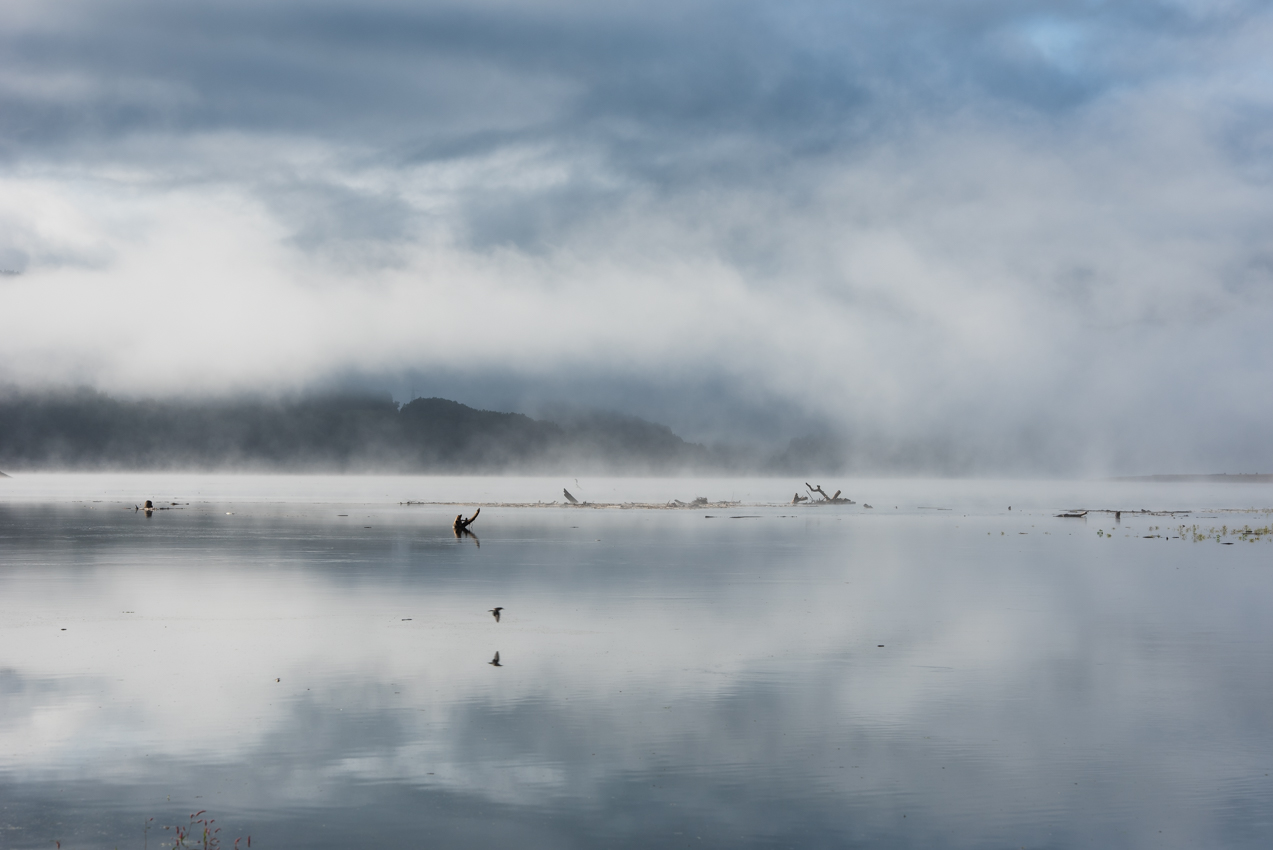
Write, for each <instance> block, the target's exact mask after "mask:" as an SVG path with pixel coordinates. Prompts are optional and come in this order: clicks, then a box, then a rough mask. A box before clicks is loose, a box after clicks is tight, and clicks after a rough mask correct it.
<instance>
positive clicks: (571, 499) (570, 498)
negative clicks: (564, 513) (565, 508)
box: [561, 487, 579, 505]
mask: <svg viewBox="0 0 1273 850" xmlns="http://www.w3.org/2000/svg"><path fill="white" fill-rule="evenodd" d="M561 495H563V496H565V497H566V501H567V502H569V503H570V504H572V505H577V504H579V500H578V499H576V498H575V497H574V496H572V495H570V491H569V490H567V489H566V488H565V487H562V488H561Z"/></svg>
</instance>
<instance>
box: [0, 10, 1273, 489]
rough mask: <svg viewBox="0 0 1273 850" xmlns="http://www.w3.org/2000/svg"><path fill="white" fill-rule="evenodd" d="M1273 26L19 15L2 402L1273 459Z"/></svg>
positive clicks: (1096, 15) (945, 14)
mask: <svg viewBox="0 0 1273 850" xmlns="http://www.w3.org/2000/svg"><path fill="white" fill-rule="evenodd" d="M1271 15H1273V12H1271V11H1270V9H1269V7H1268V4H1266V3H1259V2H1243V0H1236V2H1226V3H1194V2H1179V0H1155V1H1153V2H1144V3H1121V2H1110V3H1095V4H1094V3H1087V2H1077V1H1076V0H1041V2H1032V3H1024V4H1007V3H998V2H973V3H948V2H940V0H916V2H907V3H897V2H883V0H872V2H864V3H854V4H843V3H831V2H820V1H819V2H789V3H775V2H754V0H751V1H749V0H744V2H731V3H723V2H702V3H677V4H672V3H667V2H661V0H658V1H657V2H650V3H614V4H601V5H598V4H585V3H577V2H517V3H513V2H504V0H488V1H487V2H477V3H463V4H461V3H455V2H413V3H406V2H400V1H399V0H373V2H367V3H359V4H353V3H347V2H325V3H319V4H315V3H308V2H300V0H263V2H252V3H248V2H228V3H217V4H189V3H186V4H174V3H169V2H158V0H107V1H106V2H94V3H83V2H81V3H70V4H48V3H33V2H28V0H16V1H15V2H10V3H6V4H4V7H3V8H2V9H0V113H3V114H4V115H5V116H6V120H5V121H4V122H3V124H2V126H0V271H4V272H6V274H4V275H0V316H4V317H5V319H6V321H5V325H4V327H3V329H2V331H3V332H0V381H4V382H12V383H16V384H18V385H21V386H23V387H26V388H39V387H46V386H51V385H65V384H73V385H79V384H86V385H91V386H94V387H96V388H98V389H101V390H103V391H106V392H110V393H112V394H125V395H131V396H154V395H159V396H167V395H175V394H188V393H189V394H196V395H199V394H202V395H208V396H219V395H220V396H224V395H230V394H235V393H240V392H260V393H266V394H269V393H278V392H283V393H286V392H289V391H295V390H297V389H298V388H303V387H308V386H313V385H316V384H322V383H323V382H325V381H331V380H334V379H335V378H337V377H339V376H345V375H351V374H354V375H360V376H364V377H365V381H366V384H367V385H368V386H385V385H387V384H390V383H392V381H393V380H394V379H395V378H397V377H400V376H404V375H408V374H412V375H417V374H418V375H436V374H441V373H445V374H448V375H454V376H459V377H460V378H462V379H463V380H464V381H465V382H466V385H467V386H468V387H470V388H472V392H473V394H474V395H475V396H480V397H488V396H500V398H501V399H508V400H509V401H508V402H507V403H506V402H505V401H503V400H501V401H500V403H499V406H501V408H502V409H514V408H515V409H532V408H537V407H540V406H551V405H553V404H558V403H563V402H565V403H571V404H579V405H581V406H583V407H604V408H613V409H618V410H621V411H622V412H624V413H628V414H633V415H637V416H641V417H644V418H647V419H654V420H657V421H662V422H667V423H668V424H669V425H670V426H671V427H672V428H673V429H674V430H675V431H676V432H677V433H678V434H683V435H684V436H686V437H687V438H688V439H690V440H693V441H700V442H711V441H715V440H742V439H750V438H752V437H754V436H756V435H757V434H760V433H761V432H764V438H765V439H767V440H769V441H771V442H775V443H782V442H785V441H787V440H790V439H792V438H799V437H802V436H804V435H805V434H806V433H809V432H811V431H814V430H817V429H818V428H822V429H824V430H826V431H828V432H835V433H840V432H845V433H852V434H870V435H873V436H872V439H874V440H877V441H878V442H880V443H881V444H884V445H886V447H891V448H888V450H889V451H892V450H894V449H896V447H898V446H908V445H938V444H944V445H946V446H947V449H944V450H943V456H946V457H965V458H969V459H970V460H968V461H967V462H966V463H965V462H963V461H961V462H959V463H957V464H955V465H956V466H959V467H961V468H962V467H965V466H966V467H972V468H989V467H985V466H980V467H979V464H981V461H980V460H976V459H978V458H986V457H993V456H995V455H996V454H1004V453H1007V454H1011V455H1012V458H1011V459H1010V461H1009V463H1008V464H1007V465H1008V466H1012V467H1022V466H1030V465H1034V466H1036V467H1040V468H1049V469H1068V470H1076V469H1081V470H1108V471H1138V470H1139V471H1153V470H1158V469H1165V468H1168V467H1170V468H1191V469H1214V468H1222V467H1225V468H1235V469H1236V468H1239V467H1242V468H1246V467H1254V468H1262V467H1265V466H1269V465H1273V463H1271V461H1273V459H1271V458H1270V451H1271V450H1270V449H1269V448H1268V445H1269V443H1268V440H1267V423H1268V421H1269V418H1270V415H1273V401H1269V400H1268V399H1269V395H1268V394H1267V393H1260V392H1253V391H1252V388H1253V387H1261V386H1263V383H1264V382H1265V376H1266V375H1267V374H1268V373H1269V369H1270V368H1271V367H1273V350H1271V346H1270V344H1269V342H1268V334H1267V328H1268V326H1269V322H1270V320H1273V287H1271V283H1273V276H1271V275H1273V272H1271V270H1273V260H1271V259H1270V254H1269V249H1268V246H1267V236H1266V235H1267V233H1268V232H1269V225H1270V223H1271V222H1273V195H1270V193H1269V192H1268V186H1269V181H1270V179H1273V145H1270V142H1269V140H1270V138H1273V118H1270V116H1273V94H1270V90H1269V87H1268V86H1267V85H1266V84H1265V82H1264V81H1265V80H1266V79H1267V76H1268V58H1267V54H1268V50H1267V45H1268V44H1269V43H1270V41H1271V40H1273V17H1271ZM403 383H405V382H403ZM395 387H396V388H395V393H396V394H397V395H398V396H399V397H400V398H403V397H406V396H407V395H409V393H408V392H407V390H408V387H407V386H403V385H401V384H397V385H395ZM507 387H514V388H515V389H512V390H506V389H505V388H507ZM615 387H621V388H622V390H616V389H614V388H615ZM631 388H635V389H636V390H637V391H635V392H628V390H629V389H631ZM699 388H709V389H710V391H706V392H697V390H698V389H699ZM449 397H459V394H458V393H451V394H450V396H449ZM616 397H618V398H617V399H616ZM465 398H469V396H465ZM774 411H781V412H782V413H781V416H778V415H776V414H775V413H774ZM778 420H781V421H778ZM771 432H772V433H771ZM1005 447H1006V448H1005Z"/></svg>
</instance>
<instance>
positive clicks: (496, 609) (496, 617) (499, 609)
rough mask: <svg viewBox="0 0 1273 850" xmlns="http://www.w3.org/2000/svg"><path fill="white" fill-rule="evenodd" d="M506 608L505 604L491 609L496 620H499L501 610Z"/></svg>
mask: <svg viewBox="0 0 1273 850" xmlns="http://www.w3.org/2000/svg"><path fill="white" fill-rule="evenodd" d="M503 610H504V606H502V605H497V606H496V607H494V608H492V609H491V613H492V614H494V615H495V622H497V623H498V622H499V612H500V611H503Z"/></svg>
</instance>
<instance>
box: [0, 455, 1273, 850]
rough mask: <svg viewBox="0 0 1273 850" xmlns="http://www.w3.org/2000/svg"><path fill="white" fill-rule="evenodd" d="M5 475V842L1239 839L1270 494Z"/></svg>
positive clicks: (1244, 822)
mask: <svg viewBox="0 0 1273 850" xmlns="http://www.w3.org/2000/svg"><path fill="white" fill-rule="evenodd" d="M0 483H3V488H0V551H2V552H3V556H4V557H3V562H2V563H0V600H2V602H0V606H2V611H0V636H2V639H0V688H2V689H3V690H2V691H0V693H2V694H3V699H4V706H5V709H4V713H3V720H2V725H0V742H2V743H3V746H0V789H2V790H0V799H2V800H3V803H2V804H0V806H2V808H0V822H2V823H3V825H4V827H5V830H6V832H5V835H6V838H5V841H6V845H5V846H8V847H14V848H28V847H29V848H35V847H47V846H49V845H51V844H52V843H53V842H54V841H61V843H62V846H63V847H65V848H78V847H84V848H89V847H112V846H116V845H118V846H120V847H125V846H129V847H131V846H140V845H141V843H142V840H143V837H144V836H143V826H144V824H145V823H146V822H147V819H148V818H155V820H154V822H153V823H154V824H159V825H161V826H162V825H168V826H173V825H181V824H185V823H187V822H188V818H189V816H190V815H191V814H193V813H195V812H198V811H200V810H205V809H206V810H207V812H208V814H206V815H201V816H200V817H201V818H205V819H206V818H207V817H213V818H215V820H216V826H218V827H220V828H222V829H223V830H224V831H223V832H222V833H221V835H222V836H223V838H222V846H228V845H229V844H230V843H231V842H232V839H233V838H234V837H238V836H247V835H251V836H252V839H253V846H254V847H258V846H259V847H265V848H269V847H297V846H305V847H316V848H328V847H330V848H346V847H353V846H380V845H395V846H432V845H441V846H448V847H488V846H491V845H492V844H496V843H505V844H511V845H515V846H519V847H598V846H607V847H610V846H631V847H684V846H691V847H693V846H708V847H771V846H777V847H785V846H795V847H856V846H862V847H868V846H870V847H878V846H890V847H909V846H915V847H972V846H987V845H990V846H1027V847H1033V846H1050V847H1080V846H1105V847H1108V846H1119V847H1180V848H1193V847H1201V846H1210V847H1218V846H1224V847H1252V848H1255V847H1265V846H1267V845H1268V843H1269V841H1270V839H1271V838H1273V779H1270V777H1269V773H1270V772H1273V737H1271V736H1270V735H1269V729H1270V728H1273V717H1271V716H1270V711H1271V709H1270V705H1273V702H1271V701H1270V696H1273V693H1271V692H1270V683H1271V682H1273V621H1270V620H1269V618H1268V616H1267V604H1266V603H1267V599H1268V598H1269V593H1270V592H1271V591H1273V572H1270V570H1269V565H1270V552H1271V551H1273V550H1271V549H1270V538H1269V536H1268V526H1269V525H1270V523H1273V508H1266V509H1265V510H1262V511H1251V510H1241V511H1238V510H1227V511H1217V510H1208V508H1212V507H1215V506H1220V507H1228V508H1236V507H1243V508H1245V507H1250V506H1255V505H1273V486H1270V485H1258V484H1253V485H1233V484H1228V485H1225V484H1195V483H1186V484H1146V483H1081V482H1080V483H1074V482H1071V483H1055V482H1053V483H1049V482H1026V481H1015V482H1003V481H1000V482H961V481H931V480H928V481H926V480H911V481H898V480H858V481H851V482H846V484H848V485H849V487H848V493H849V495H851V496H853V497H855V502H856V504H853V505H847V504H846V505H836V506H824V507H816V506H815V507H810V506H807V505H803V506H792V505H789V504H783V503H782V502H783V501H789V500H790V495H789V494H788V493H787V490H789V489H792V488H793V487H794V486H796V485H793V484H791V483H790V482H788V481H786V480H778V479H737V478H735V479H685V478H676V479H580V480H579V481H578V482H576V481H574V480H568V481H563V480H561V479H557V478H540V479H525V478H499V477H487V478H474V477H467V478H418V477H406V476H391V477H374V476H362V477H359V476H349V477H286V476H257V477H252V476H188V475H187V476H181V475H169V476H163V475H110V476H83V475H36V476H22V477H19V478H13V479H10V480H7V481H4V482H0ZM563 484H568V485H569V487H570V488H572V493H574V494H576V495H577V496H578V497H579V499H580V501H587V502H589V503H610V504H618V503H622V502H625V501H626V502H629V503H633V502H636V503H644V504H652V503H660V502H662V500H669V501H670V500H671V499H673V498H678V499H680V501H682V502H689V501H690V500H692V499H693V498H694V497H696V496H699V495H701V496H704V497H706V498H707V499H709V500H710V502H711V503H712V504H713V505H716V504H719V503H721V502H732V503H735V504H733V505H731V506H729V507H725V508H723V509H722V508H719V507H707V508H699V509H693V510H663V509H652V508H639V507H629V508H626V509H625V508H622V507H614V508H608V509H599V508H591V507H571V506H566V505H563V504H562V501H563V500H562V499H561V498H560V490H561V488H562V485H563ZM134 493H144V494H146V495H149V496H151V497H153V502H154V504H155V505H156V506H158V507H161V508H166V509H165V510H155V511H154V512H153V513H152V515H151V516H149V517H147V516H146V515H145V513H144V512H141V511H136V510H134V504H135V503H136V500H135V499H130V498H128V497H131V495H132V494H134ZM554 497H556V498H555V499H554ZM448 499H459V500H461V501H462V502H463V503H462V504H459V505H456V506H452V505H440V504H410V505H408V504H405V503H406V502H434V501H439V500H448ZM537 501H542V502H544V503H545V504H544V505H541V506H538V507H535V506H532V507H496V506H494V504H495V503H497V502H509V503H511V502H517V503H531V504H532V505H533V504H534V503H535V502H537ZM553 501H556V502H557V504H556V505H552V506H549V505H548V504H547V503H550V502H553ZM1009 502H1011V508H1012V509H1011V510H1009V509H1008V508H1009ZM174 503H175V504H174ZM867 503H869V504H871V505H872V507H871V508H866V507H865V505H866V504H867ZM479 504H485V505H487V506H486V507H483V508H482V511H481V514H480V516H479V519H478V520H477V521H476V522H475V523H474V525H473V528H474V530H475V531H477V537H476V538H472V537H457V536H456V535H455V534H453V533H452V530H451V527H450V525H451V520H452V518H453V517H454V515H455V513H457V512H459V511H460V510H463V511H464V512H465V513H466V514H470V513H472V506H474V505H479ZM1133 505H1135V506H1144V505H1147V506H1153V507H1155V508H1158V509H1160V510H1163V511H1166V510H1173V511H1182V512H1184V511H1190V512H1191V513H1178V514H1173V515H1142V514H1131V513H1124V514H1123V515H1122V516H1121V518H1120V520H1119V521H1117V522H1116V521H1115V519H1114V517H1113V515H1112V514H1109V515H1100V514H1089V515H1088V516H1087V518H1083V519H1067V518H1057V517H1055V516H1054V514H1055V513H1057V512H1058V509H1059V508H1078V507H1089V508H1095V507H1119V506H1123V507H1127V508H1128V509H1129V510H1134V509H1133V508H1131V506H1133ZM1222 526H1223V527H1224V529H1225V530H1224V531H1223V532H1221V530H1220V529H1221V527H1222ZM1213 529H1214V531H1213ZM1244 529H1245V530H1244ZM1259 529H1264V531H1263V533H1261V532H1260V531H1259ZM479 544H480V545H479ZM1226 544H1232V545H1226ZM496 606H499V607H501V608H502V609H503V610H502V616H501V618H500V620H499V621H498V622H496V620H495V619H494V618H493V617H492V615H491V613H490V609H493V608H495V607H496ZM493 662H498V663H497V664H496V663H493ZM159 833H163V830H162V829H160V830H159ZM148 840H150V841H156V840H158V841H165V840H166V841H168V842H169V843H170V842H171V832H169V833H167V834H159V835H158V836H157V834H156V832H155V830H153V829H152V830H151V832H150V834H149V839H148Z"/></svg>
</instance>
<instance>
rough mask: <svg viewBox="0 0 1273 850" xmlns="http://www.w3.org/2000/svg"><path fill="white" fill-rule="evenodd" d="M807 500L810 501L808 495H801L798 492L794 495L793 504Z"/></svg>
mask: <svg viewBox="0 0 1273 850" xmlns="http://www.w3.org/2000/svg"><path fill="white" fill-rule="evenodd" d="M807 501H809V497H808V496H801V495H800V494H799V493H797V494H796V495H795V496H793V497H792V499H791V504H793V505H798V504H800V503H801V502H807Z"/></svg>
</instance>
